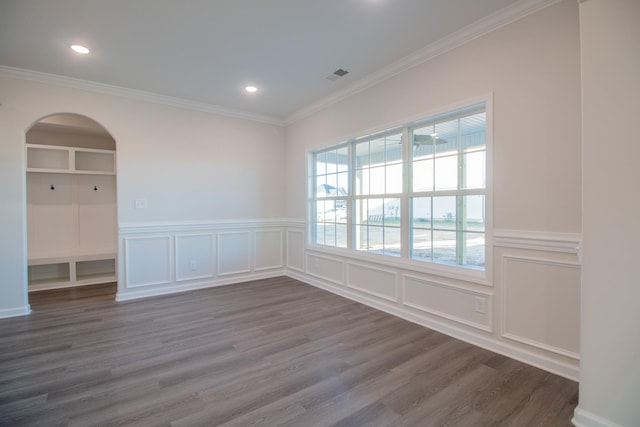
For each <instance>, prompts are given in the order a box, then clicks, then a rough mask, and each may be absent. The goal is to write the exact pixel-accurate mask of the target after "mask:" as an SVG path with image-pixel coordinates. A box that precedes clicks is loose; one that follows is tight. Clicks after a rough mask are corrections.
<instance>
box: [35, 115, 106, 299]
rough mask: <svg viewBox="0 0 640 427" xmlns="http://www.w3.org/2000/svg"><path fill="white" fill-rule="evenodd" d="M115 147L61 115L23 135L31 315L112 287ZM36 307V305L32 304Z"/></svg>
mask: <svg viewBox="0 0 640 427" xmlns="http://www.w3.org/2000/svg"><path fill="white" fill-rule="evenodd" d="M115 150H116V143H115V140H114V139H113V137H112V136H111V134H110V133H109V132H108V131H107V130H106V129H105V128H104V127H103V126H102V125H100V124H99V123H97V122H96V121H95V120H93V119H91V118H89V117H86V116H83V115H79V114H73V113H59V114H52V115H49V116H46V117H44V118H42V119H40V120H38V121H37V122H36V123H35V124H34V125H33V126H31V127H30V128H29V129H28V130H27V132H26V159H27V168H26V175H27V176H26V183H27V247H28V290H29V302H30V305H31V307H32V309H35V310H37V309H38V307H42V306H43V305H46V304H47V303H46V301H49V302H51V301H52V300H51V298H44V297H45V296H46V297H51V296H55V298H54V300H60V299H65V298H66V299H80V300H81V299H83V298H85V296H86V295H87V294H91V293H93V294H94V295H95V294H96V293H97V294H99V295H102V297H103V298H109V299H115V293H116V287H117V234H118V232H117V206H116V201H117V197H116V155H115V153H116V151H115ZM34 303H35V304H34Z"/></svg>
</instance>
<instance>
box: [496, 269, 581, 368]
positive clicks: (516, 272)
mask: <svg viewBox="0 0 640 427" xmlns="http://www.w3.org/2000/svg"><path fill="white" fill-rule="evenodd" d="M502 264H503V268H502V271H503V279H502V283H503V297H502V301H503V305H504V308H503V312H504V317H503V326H502V329H503V333H502V336H503V337H505V338H508V339H511V340H515V341H519V342H523V343H525V344H529V345H532V346H534V347H539V348H542V349H544V350H548V351H552V352H555V353H558V354H562V355H564V356H567V357H572V358H575V359H578V358H579V355H578V354H579V350H580V341H579V337H580V266H579V265H578V264H573V263H566V262H557V261H550V260H545V259H536V258H525V257H516V256H504V257H503V261H502Z"/></svg>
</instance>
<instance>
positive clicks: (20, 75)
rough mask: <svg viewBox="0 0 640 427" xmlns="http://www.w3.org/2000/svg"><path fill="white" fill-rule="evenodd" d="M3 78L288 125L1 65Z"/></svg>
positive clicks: (268, 117)
mask: <svg viewBox="0 0 640 427" xmlns="http://www.w3.org/2000/svg"><path fill="white" fill-rule="evenodd" d="M0 77H9V78H14V79H19V80H27V81H32V82H38V83H46V84H51V85H56V86H63V87H68V88H72V89H79V90H84V91H89V92H96V93H101V94H105V95H111V96H118V97H121V98H127V99H132V100H134V101H142V102H149V103H152V104H159V105H166V106H169V107H175V108H181V109H185V110H193V111H200V112H204V113H213V114H218V115H221V116H225V117H231V118H235V119H243V120H251V121H254V122H260V123H267V124H271V125H275V126H284V121H283V120H282V119H281V118H279V117H276V116H271V115H265V114H256V113H249V112H247V111H241V110H235V109H232V108H227V107H222V106H219V105H214V104H207V103H204V102H197V101H191V100H187V99H182V98H176V97H173V96H167V95H160V94H157V93H152V92H146V91H142V90H137V89H129V88H126V87H122V86H114V85H108V84H104V83H97V82H92V81H89V80H81V79H75V78H71V77H66V76H61V75H57V74H48V73H42V72H39V71H33V70H26V69H22V68H15V67H8V66H5V65H0Z"/></svg>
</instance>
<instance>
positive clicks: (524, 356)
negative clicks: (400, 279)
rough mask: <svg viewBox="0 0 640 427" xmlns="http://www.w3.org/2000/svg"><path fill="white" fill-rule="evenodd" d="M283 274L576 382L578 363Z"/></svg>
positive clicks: (323, 284)
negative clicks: (551, 356) (571, 362)
mask: <svg viewBox="0 0 640 427" xmlns="http://www.w3.org/2000/svg"><path fill="white" fill-rule="evenodd" d="M286 275H287V276H289V277H291V278H293V279H297V280H300V281H301V282H304V283H307V284H309V285H311V286H316V287H318V288H321V289H324V290H327V291H329V292H333V293H335V294H337V295H340V296H343V297H345V298H348V299H351V300H353V301H357V302H360V303H362V304H365V305H368V306H369V307H372V308H375V309H378V310H381V311H384V312H386V313H389V314H391V315H394V316H397V317H400V318H402V319H405V320H408V321H410V322H413V323H416V324H418V325H421V326H424V327H427V328H429V329H433V330H435V331H438V332H441V333H443V334H445V335H449V336H451V337H453V338H457V339H460V340H462V341H465V342H468V343H470V344H473V345H476V346H478V347H482V348H484V349H487V350H489V351H493V352H495V353H498V354H502V355H504V356H507V357H511V358H512V359H516V360H519V361H521V362H523V363H526V364H529V365H532V366H535V367H538V368H540V369H543V370H545V371H547V372H551V373H553V374H556V375H560V376H562V377H565V378H568V379H570V380H573V381H578V378H579V368H578V366H577V365H574V364H569V363H563V362H562V361H560V360H557V359H553V358H550V357H547V356H545V355H542V354H538V353H535V352H533V351H529V350H527V349H523V348H520V347H518V346H515V345H512V344H509V343H507V342H502V341H500V340H498V339H496V338H495V337H494V336H492V335H489V334H486V333H479V332H477V331H472V330H467V329H464V328H461V327H457V326H454V325H450V324H447V323H444V322H441V321H439V320H437V319H435V318H432V317H428V316H424V315H420V314H419V313H415V312H413V311H409V310H406V309H404V308H402V307H401V306H399V305H396V304H392V303H389V302H385V301H381V300H378V299H374V298H370V297H367V296H366V295H362V294H361V293H359V292H357V291H354V290H352V289H349V288H346V287H337V286H332V285H331V284H328V283H325V282H322V281H321V280H317V279H315V278H313V277H309V275H302V274H298V273H295V272H291V271H287V272H286Z"/></svg>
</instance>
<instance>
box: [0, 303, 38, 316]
mask: <svg viewBox="0 0 640 427" xmlns="http://www.w3.org/2000/svg"><path fill="white" fill-rule="evenodd" d="M30 313H31V306H29V304H27V305H25V306H23V307H15V308H5V309H3V310H0V319H4V318H7V317H17V316H26V315H27V314H30Z"/></svg>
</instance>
